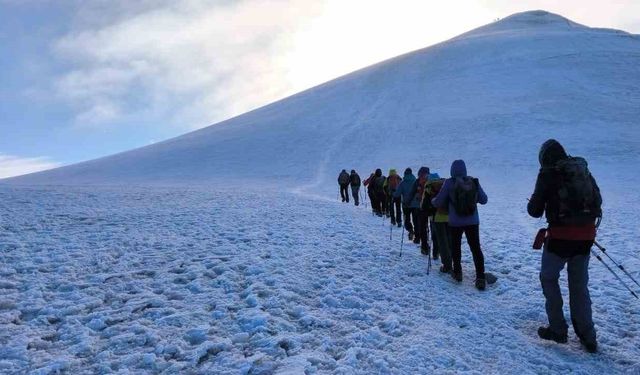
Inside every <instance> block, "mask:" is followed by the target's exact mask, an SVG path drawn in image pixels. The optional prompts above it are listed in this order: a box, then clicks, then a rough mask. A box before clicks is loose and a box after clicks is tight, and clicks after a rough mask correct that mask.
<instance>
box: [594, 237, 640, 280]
mask: <svg viewBox="0 0 640 375" xmlns="http://www.w3.org/2000/svg"><path fill="white" fill-rule="evenodd" d="M593 244H594V245H596V247H597V248H598V249H600V251H602V252H603V253H604V255H606V256H607V258H609V260H610V261H612V262H613V264H615V265H616V267H618V268H619V269H620V270H621V271H622V272H624V274H625V275H627V276H628V277H629V278H630V279H631V281H633V282H634V283H636V285H637V286H640V284H638V281H637V280H636V279H634V278H633V276H631V275H630V274H629V272H627V270H626V269H625V268H624V266H622V265H621V264H618V262H616V261H615V260H613V258H611V256H610V255H609V253H607V249H605V248H604V246H602V245H600V244H599V243H598V241H593Z"/></svg>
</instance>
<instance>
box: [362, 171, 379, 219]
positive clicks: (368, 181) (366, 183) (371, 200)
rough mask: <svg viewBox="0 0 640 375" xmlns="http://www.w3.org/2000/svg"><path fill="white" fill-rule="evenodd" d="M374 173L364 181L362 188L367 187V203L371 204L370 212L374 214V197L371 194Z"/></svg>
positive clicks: (372, 193)
mask: <svg viewBox="0 0 640 375" xmlns="http://www.w3.org/2000/svg"><path fill="white" fill-rule="evenodd" d="M375 177H376V176H375V172H374V173H371V174H370V175H369V178H367V179H366V180H364V186H366V187H367V195H368V196H369V203H371V211H372V212H373V213H374V214H375V213H376V195H375V194H374V192H373V180H374V179H375Z"/></svg>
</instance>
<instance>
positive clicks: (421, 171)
mask: <svg viewBox="0 0 640 375" xmlns="http://www.w3.org/2000/svg"><path fill="white" fill-rule="evenodd" d="M428 175H429V167H420V169H418V177H426V176H428Z"/></svg>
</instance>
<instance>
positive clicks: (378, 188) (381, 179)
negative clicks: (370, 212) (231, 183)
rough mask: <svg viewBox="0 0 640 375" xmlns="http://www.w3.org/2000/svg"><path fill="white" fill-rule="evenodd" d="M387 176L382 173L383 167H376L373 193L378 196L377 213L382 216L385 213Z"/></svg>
mask: <svg viewBox="0 0 640 375" xmlns="http://www.w3.org/2000/svg"><path fill="white" fill-rule="evenodd" d="M386 180H387V178H386V177H385V176H384V175H383V174H382V169H380V168H378V169H376V172H375V174H374V179H373V193H374V195H375V197H376V205H375V207H376V215H378V216H382V215H384V214H385V211H386V209H385V206H386V202H387V199H386V196H385V193H384V183H385V181H386Z"/></svg>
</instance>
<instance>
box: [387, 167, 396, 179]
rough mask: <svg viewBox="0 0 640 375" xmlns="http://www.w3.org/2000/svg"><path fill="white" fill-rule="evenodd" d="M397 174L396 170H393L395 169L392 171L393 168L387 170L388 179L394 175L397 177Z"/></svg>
mask: <svg viewBox="0 0 640 375" xmlns="http://www.w3.org/2000/svg"><path fill="white" fill-rule="evenodd" d="M397 174H398V172H396V170H395V169H393V168H392V169H389V177H391V176H395V175H397Z"/></svg>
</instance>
